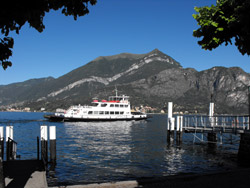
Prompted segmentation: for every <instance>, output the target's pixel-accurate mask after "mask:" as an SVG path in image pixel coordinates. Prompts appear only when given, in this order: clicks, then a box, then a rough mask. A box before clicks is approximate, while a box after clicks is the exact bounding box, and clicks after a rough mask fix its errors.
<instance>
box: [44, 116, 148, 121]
mask: <svg viewBox="0 0 250 188" xmlns="http://www.w3.org/2000/svg"><path fill="white" fill-rule="evenodd" d="M44 118H46V119H48V120H49V121H52V122H79V121H83V122H91V121H132V120H136V121H137V120H145V119H147V116H132V117H131V118H91V117H88V118H74V117H63V116H55V115H44Z"/></svg>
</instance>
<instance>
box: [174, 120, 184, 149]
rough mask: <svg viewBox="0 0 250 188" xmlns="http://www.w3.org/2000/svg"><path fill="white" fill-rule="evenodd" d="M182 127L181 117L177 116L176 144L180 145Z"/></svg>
mask: <svg viewBox="0 0 250 188" xmlns="http://www.w3.org/2000/svg"><path fill="white" fill-rule="evenodd" d="M182 127H183V116H177V118H176V142H177V143H178V144H181V142H182Z"/></svg>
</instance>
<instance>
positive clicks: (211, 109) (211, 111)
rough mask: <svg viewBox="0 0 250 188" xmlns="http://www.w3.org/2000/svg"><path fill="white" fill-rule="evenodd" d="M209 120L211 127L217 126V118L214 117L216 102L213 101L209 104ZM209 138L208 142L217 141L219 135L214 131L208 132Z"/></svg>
mask: <svg viewBox="0 0 250 188" xmlns="http://www.w3.org/2000/svg"><path fill="white" fill-rule="evenodd" d="M209 121H210V125H211V127H214V126H215V119H214V103H213V102H211V103H210V104H209ZM207 140H208V142H214V143H215V142H217V135H216V133H214V132H210V133H207Z"/></svg>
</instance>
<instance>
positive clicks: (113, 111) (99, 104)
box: [44, 92, 148, 121]
mask: <svg viewBox="0 0 250 188" xmlns="http://www.w3.org/2000/svg"><path fill="white" fill-rule="evenodd" d="M44 117H45V118H47V119H48V120H49V121H121V120H142V119H147V118H148V117H147V114H145V113H142V112H131V108H130V102H129V96H125V95H121V96H118V95H117V92H116V96H110V97H109V100H101V101H98V100H97V99H93V102H92V106H82V105H78V106H71V107H70V108H69V109H68V110H66V111H65V112H64V113H55V114H53V115H44Z"/></svg>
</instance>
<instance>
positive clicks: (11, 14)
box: [0, 0, 97, 69]
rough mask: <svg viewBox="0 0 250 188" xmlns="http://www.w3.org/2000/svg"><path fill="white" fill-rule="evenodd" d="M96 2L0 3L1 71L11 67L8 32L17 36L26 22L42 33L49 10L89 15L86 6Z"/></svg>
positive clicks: (42, 0)
mask: <svg viewBox="0 0 250 188" xmlns="http://www.w3.org/2000/svg"><path fill="white" fill-rule="evenodd" d="M96 2H97V0H8V1H3V0H2V1H0V30H1V34H2V35H3V37H1V38H0V65H1V66H2V67H3V69H6V68H7V67H9V66H11V65H12V63H11V62H10V61H9V60H8V59H9V57H10V56H12V50H11V49H12V48H13V45H14V39H13V38H11V37H8V35H9V33H10V31H14V32H16V33H17V34H19V31H20V29H21V28H22V26H23V25H24V24H25V23H26V22H28V23H29V25H30V27H33V28H35V29H36V30H37V31H39V32H42V31H43V30H44V29H45V26H44V24H43V17H44V16H45V13H46V12H49V11H50V10H59V9H60V10H61V11H62V14H64V15H65V16H73V17H74V19H75V20H76V19H77V17H79V16H84V15H85V14H88V13H89V10H88V4H89V3H90V4H91V5H95V4H96Z"/></svg>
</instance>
